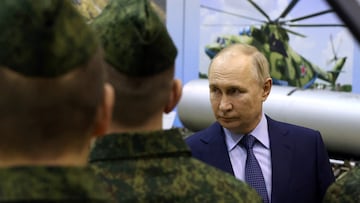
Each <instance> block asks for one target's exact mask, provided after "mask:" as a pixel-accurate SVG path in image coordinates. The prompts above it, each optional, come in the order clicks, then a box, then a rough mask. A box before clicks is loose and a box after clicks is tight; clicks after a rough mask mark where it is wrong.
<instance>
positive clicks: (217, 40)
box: [216, 37, 225, 45]
mask: <svg viewBox="0 0 360 203" xmlns="http://www.w3.org/2000/svg"><path fill="white" fill-rule="evenodd" d="M216 42H217V43H219V44H221V45H224V44H225V40H224V38H222V37H218V38H217V39H216Z"/></svg>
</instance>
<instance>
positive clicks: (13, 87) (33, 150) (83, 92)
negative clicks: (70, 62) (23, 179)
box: [0, 50, 105, 157]
mask: <svg viewBox="0 0 360 203" xmlns="http://www.w3.org/2000/svg"><path fill="white" fill-rule="evenodd" d="M104 81H105V71H104V67H103V60H102V53H101V51H100V50H99V51H97V53H96V54H94V56H93V57H91V59H89V61H88V62H86V63H85V64H83V65H80V66H79V67H78V68H74V69H73V70H72V71H69V72H68V73H66V74H64V75H61V76H58V77H53V78H43V77H26V76H24V75H21V74H19V73H17V72H14V71H12V70H10V69H7V68H6V67H1V68H0V92H1V97H0V112H1V114H0V132H1V135H0V139H1V141H0V153H2V154H11V155H14V156H15V155H16V154H22V155H24V156H28V157H34V156H35V157H36V156H42V155H43V154H46V153H49V154H50V153H54V154H53V155H59V154H61V153H63V152H64V151H66V150H68V149H69V148H72V149H76V148H77V149H78V150H82V149H83V148H82V147H84V144H85V140H86V138H88V137H87V136H90V133H89V132H90V130H91V127H92V126H93V124H94V122H95V115H96V114H97V110H98V107H99V104H100V103H102V102H103V97H104V92H103V91H104Z"/></svg>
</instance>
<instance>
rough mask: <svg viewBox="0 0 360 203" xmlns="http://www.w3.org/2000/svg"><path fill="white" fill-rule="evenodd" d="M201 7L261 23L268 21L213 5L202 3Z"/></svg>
mask: <svg viewBox="0 0 360 203" xmlns="http://www.w3.org/2000/svg"><path fill="white" fill-rule="evenodd" d="M200 7H201V8H205V9H209V10H212V11H216V12H219V13H225V14H228V15H233V16H236V17H240V18H244V19H248V20H253V21H256V22H260V23H266V21H264V20H260V19H256V18H252V17H249V16H244V15H239V14H236V13H232V12H228V11H224V10H221V9H217V8H213V7H210V6H206V5H200Z"/></svg>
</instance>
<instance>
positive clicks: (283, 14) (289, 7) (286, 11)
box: [275, 0, 299, 21]
mask: <svg viewBox="0 0 360 203" xmlns="http://www.w3.org/2000/svg"><path fill="white" fill-rule="evenodd" d="M298 1H299V0H292V1H291V2H290V4H289V5H288V6H287V7H286V9H285V10H284V11H283V12H282V13H281V15H280V16H279V17H278V18H277V19H276V20H275V21H278V20H279V19H280V18H285V17H286V16H287V14H288V13H289V12H290V11H291V10H292V9H293V8H294V6H295V5H296V4H297V2H298Z"/></svg>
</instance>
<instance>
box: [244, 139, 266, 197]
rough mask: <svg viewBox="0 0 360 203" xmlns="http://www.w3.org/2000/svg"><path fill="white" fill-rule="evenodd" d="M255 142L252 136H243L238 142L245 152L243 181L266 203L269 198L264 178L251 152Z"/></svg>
mask: <svg viewBox="0 0 360 203" xmlns="http://www.w3.org/2000/svg"><path fill="white" fill-rule="evenodd" d="M256 141H257V140H256V138H255V137H254V136H252V135H245V136H244V137H243V138H242V139H241V141H240V144H241V145H242V146H244V147H245V149H246V151H247V158H246V165H245V180H246V182H247V183H248V184H249V185H250V186H251V187H253V188H254V189H255V190H256V191H257V192H258V193H259V194H260V196H261V197H262V198H263V202H264V203H268V202H269V198H268V195H267V190H266V185H265V180H264V176H263V174H262V172H261V168H260V165H259V163H258V161H257V159H256V157H255V155H254V152H253V146H254V144H255V142H256Z"/></svg>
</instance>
